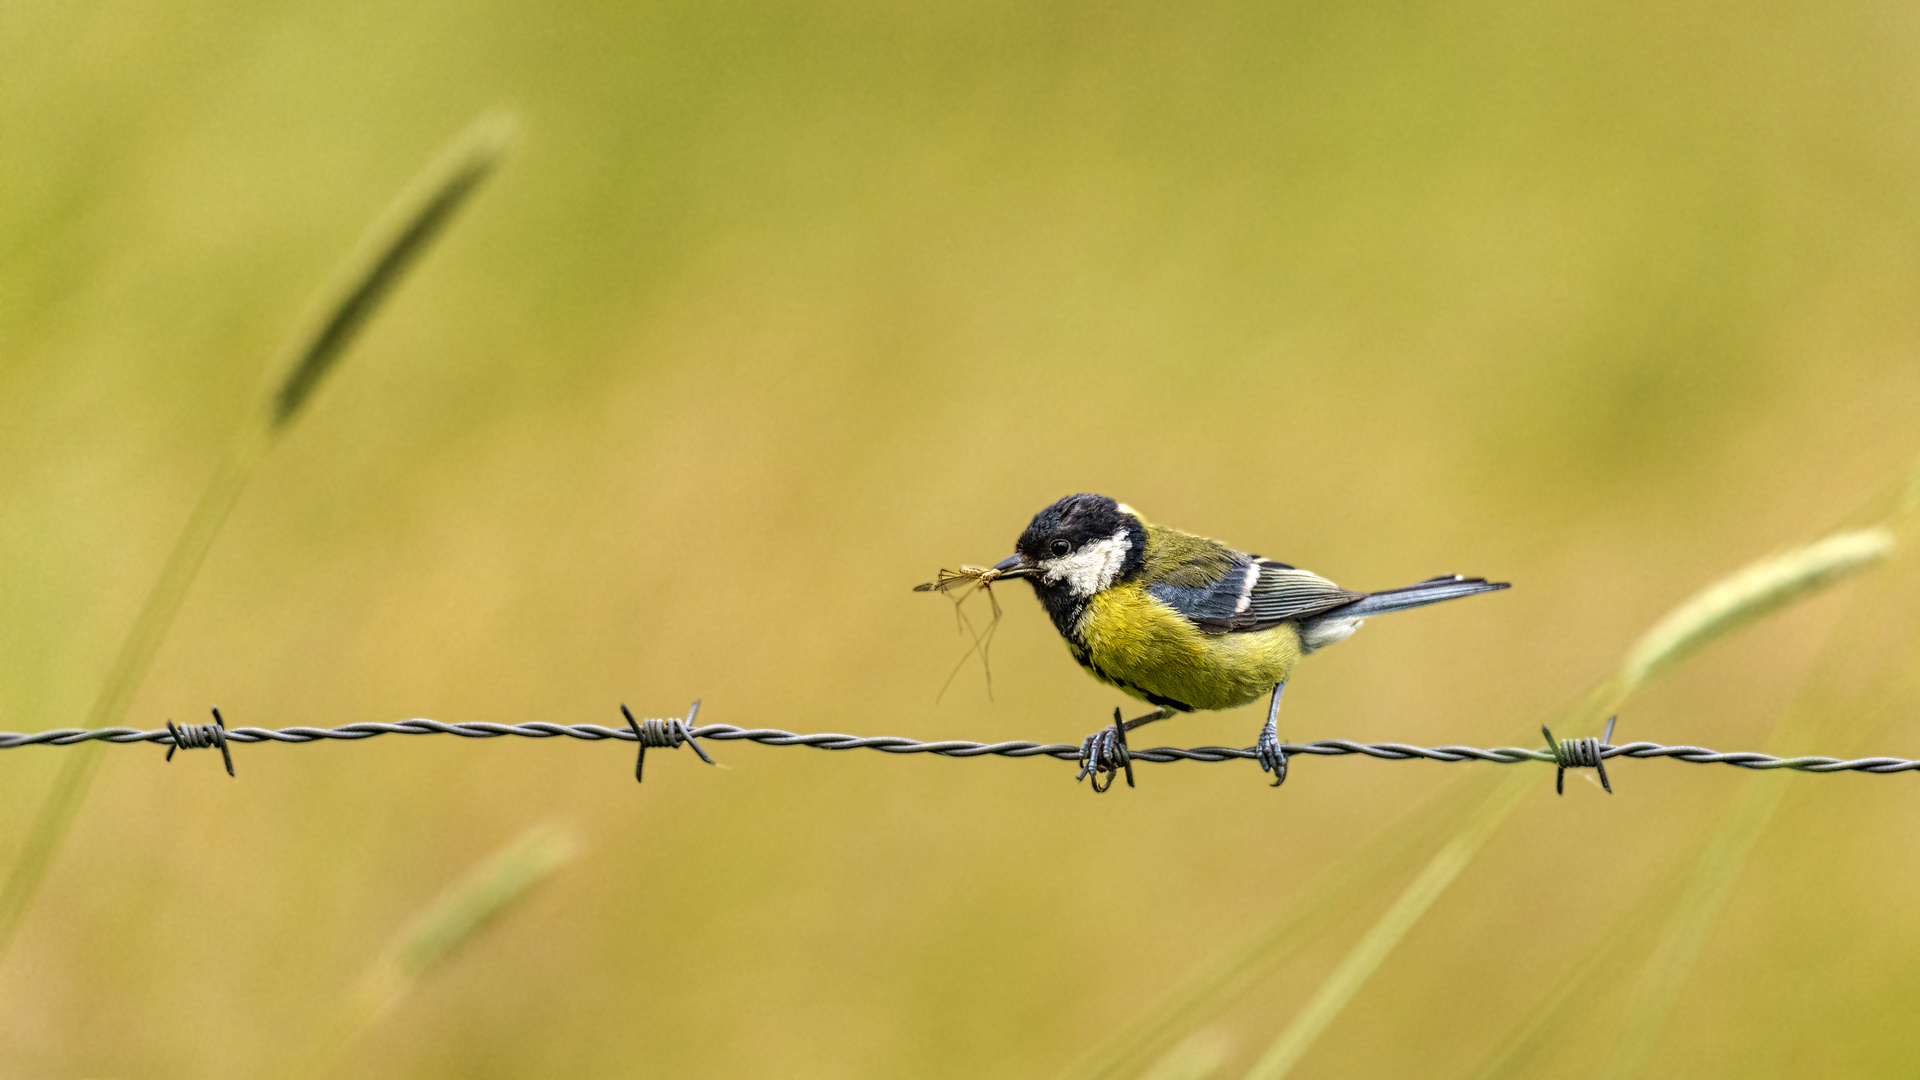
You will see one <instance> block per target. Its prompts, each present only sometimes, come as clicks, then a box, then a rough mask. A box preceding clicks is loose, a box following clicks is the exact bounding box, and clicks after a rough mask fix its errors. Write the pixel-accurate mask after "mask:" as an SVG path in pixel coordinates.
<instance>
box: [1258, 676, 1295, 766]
mask: <svg viewBox="0 0 1920 1080" xmlns="http://www.w3.org/2000/svg"><path fill="white" fill-rule="evenodd" d="M1286 688H1287V684H1286V683H1281V684H1280V685H1278V686H1276V687H1274V688H1273V703H1272V704H1270V705H1268V706H1267V722H1266V724H1265V725H1263V726H1262V727H1261V728H1260V741H1259V743H1258V744H1256V745H1255V746H1254V753H1255V754H1256V755H1257V757H1258V760H1259V762H1260V771H1261V772H1270V773H1272V774H1273V786H1274V787H1279V786H1280V785H1281V784H1284V783H1286V782H1287V752H1286V751H1285V750H1282V749H1280V733H1279V720H1280V691H1282V690H1285V689H1286Z"/></svg>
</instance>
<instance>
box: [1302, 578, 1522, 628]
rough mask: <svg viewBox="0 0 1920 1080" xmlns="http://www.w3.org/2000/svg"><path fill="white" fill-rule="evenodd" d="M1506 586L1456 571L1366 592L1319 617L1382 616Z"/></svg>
mask: <svg viewBox="0 0 1920 1080" xmlns="http://www.w3.org/2000/svg"><path fill="white" fill-rule="evenodd" d="M1507 587H1508V583H1507V582H1505V581H1488V580H1487V579H1486V578H1477V577H1476V578H1470V577H1461V576H1460V575H1459V574H1444V575H1442V576H1440V577H1436V578H1428V579H1427V580H1425V581H1421V582H1416V583H1415V584H1412V585H1407V586H1404V587H1402V588H1398V589H1385V590H1382V591H1380V592H1377V593H1368V594H1367V595H1366V596H1363V597H1361V598H1360V599H1358V600H1355V601H1354V602H1353V603H1351V604H1346V605H1344V606H1342V607H1337V608H1334V609H1333V610H1332V611H1329V612H1326V613H1325V614H1323V615H1322V616H1321V618H1327V619H1365V618H1370V617H1372V616H1374V615H1385V614H1386V613H1387V612H1389V611H1405V610H1406V609H1407V608H1417V607H1425V606H1426V605H1428V604H1437V603H1439V602H1441V601H1442V600H1455V599H1458V598H1460V597H1462V596H1472V595H1473V594H1475V593H1483V592H1496V591H1498V590H1500V589H1504V588H1507Z"/></svg>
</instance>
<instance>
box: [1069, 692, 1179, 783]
mask: <svg viewBox="0 0 1920 1080" xmlns="http://www.w3.org/2000/svg"><path fill="white" fill-rule="evenodd" d="M1172 715H1173V710H1172V709H1169V708H1165V707H1162V708H1158V709H1155V710H1154V711H1152V712H1150V713H1148V714H1146V715H1145V716H1136V717H1134V718H1133V719H1131V720H1122V719H1120V710H1119V709H1117V708H1116V709H1114V710H1113V725H1112V726H1111V727H1103V728H1101V729H1100V730H1099V731H1096V732H1094V733H1093V734H1091V735H1089V736H1087V737H1086V738H1085V739H1084V740H1082V741H1081V743H1080V775H1078V776H1076V777H1074V779H1075V780H1085V779H1086V778H1087V777H1088V776H1089V775H1091V776H1092V777H1093V790H1094V792H1095V793H1096V794H1097V793H1099V792H1102V791H1105V790H1107V789H1108V788H1110V787H1112V786H1113V778H1114V777H1115V776H1118V775H1119V774H1120V773H1122V772H1124V773H1126V774H1127V786H1128V787H1132V786H1133V756H1132V755H1131V754H1129V753H1128V752H1127V732H1129V731H1131V730H1133V729H1134V728H1137V727H1139V726H1140V725H1142V724H1151V723H1153V722H1154V721H1155V720H1165V719H1166V718H1167V717H1169V716H1172Z"/></svg>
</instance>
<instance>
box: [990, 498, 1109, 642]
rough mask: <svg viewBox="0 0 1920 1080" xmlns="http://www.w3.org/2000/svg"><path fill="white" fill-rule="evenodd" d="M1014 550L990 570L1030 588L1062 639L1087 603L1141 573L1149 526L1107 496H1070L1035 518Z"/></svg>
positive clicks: (1021, 535)
mask: <svg viewBox="0 0 1920 1080" xmlns="http://www.w3.org/2000/svg"><path fill="white" fill-rule="evenodd" d="M1013 548H1014V553H1013V554H1012V555H1011V556H1009V557H1008V558H1006V559H1003V560H1001V561H1000V565H998V566H996V567H994V569H996V570H999V571H1000V572H1001V574H1002V576H1005V577H1015V576H1019V577H1025V578H1026V579H1027V580H1028V581H1030V582H1032V583H1033V589H1034V591H1035V592H1036V593H1038V594H1039V595H1040V601H1041V603H1042V604H1044V605H1045V606H1046V608H1047V611H1048V613H1049V614H1051V615H1052V616H1053V620H1054V622H1055V623H1056V624H1057V625H1058V626H1059V627H1060V630H1061V632H1062V633H1066V632H1068V628H1069V627H1070V626H1071V625H1072V624H1074V623H1076V622H1078V621H1079V616H1080V611H1081V609H1082V608H1084V607H1085V606H1086V602H1087V600H1088V599H1089V598H1090V597H1092V596H1093V595H1094V594H1095V593H1098V592H1100V591H1102V590H1104V589H1106V588H1108V587H1110V586H1111V585H1113V583H1114V582H1116V581H1122V580H1125V579H1126V578H1129V577H1131V576H1133V575H1134V574H1136V573H1138V572H1139V570H1140V566H1141V564H1142V563H1143V562H1144V561H1145V559H1146V550H1147V526H1146V522H1144V521H1142V520H1141V519H1140V516H1139V515H1138V514H1135V513H1134V512H1133V511H1132V510H1131V509H1129V508H1127V507H1125V506H1122V505H1121V504H1119V503H1117V502H1114V501H1113V500H1112V499H1109V498H1107V497H1106V496H1105V495H1069V496H1067V497H1066V498H1064V499H1061V500H1060V501H1059V502H1057V503H1054V504H1053V505H1052V506H1049V507H1047V508H1046V509H1045V510H1042V511H1040V512H1039V513H1038V514H1035V515H1034V516H1033V522H1032V523H1031V524H1029V525H1028V526H1027V531H1026V532H1023V533H1021V534H1020V539H1019V540H1018V541H1017V542H1015V544H1014V546H1013Z"/></svg>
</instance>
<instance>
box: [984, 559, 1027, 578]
mask: <svg viewBox="0 0 1920 1080" xmlns="http://www.w3.org/2000/svg"><path fill="white" fill-rule="evenodd" d="M993 573H994V576H995V577H1003V578H1010V577H1026V576H1027V575H1028V574H1031V573H1033V564H1032V563H1030V562H1028V561H1027V557H1026V556H1025V555H1019V554H1015V555H1009V556H1007V557H1006V558H1004V559H1001V560H1000V561H999V562H997V563H994V564H993Z"/></svg>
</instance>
